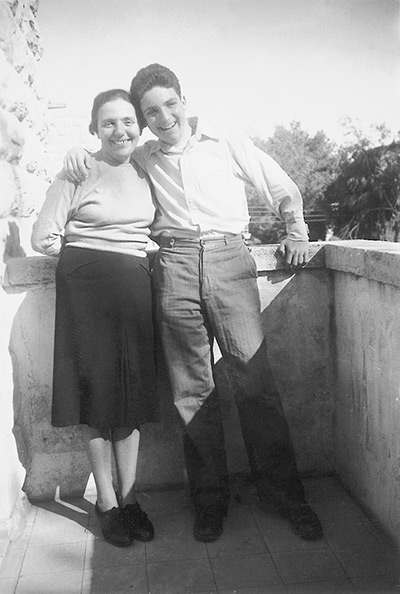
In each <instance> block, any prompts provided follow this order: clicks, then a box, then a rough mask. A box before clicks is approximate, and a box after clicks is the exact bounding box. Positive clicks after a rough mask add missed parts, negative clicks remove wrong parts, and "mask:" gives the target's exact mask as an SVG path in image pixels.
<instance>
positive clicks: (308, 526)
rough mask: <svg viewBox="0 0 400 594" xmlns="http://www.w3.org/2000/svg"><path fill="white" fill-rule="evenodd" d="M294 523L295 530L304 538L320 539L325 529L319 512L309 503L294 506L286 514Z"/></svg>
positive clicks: (292, 523)
mask: <svg viewBox="0 0 400 594" xmlns="http://www.w3.org/2000/svg"><path fill="white" fill-rule="evenodd" d="M284 515H285V516H286V517H287V518H288V520H289V522H290V523H291V525H292V529H293V532H294V533H295V534H297V535H298V536H300V538H302V539H303V540H318V539H319V538H322V536H323V531H322V526H321V522H320V521H319V519H318V516H317V514H315V513H314V512H313V510H312V509H311V507H310V506H309V505H308V504H307V503H302V504H299V505H296V506H293V507H291V508H289V509H287V510H286V513H285V514H284Z"/></svg>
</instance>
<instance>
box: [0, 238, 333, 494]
mask: <svg viewBox="0 0 400 594" xmlns="http://www.w3.org/2000/svg"><path fill="white" fill-rule="evenodd" d="M275 252H276V246H260V247H254V248H253V253H254V256H255V258H256V262H257V266H258V271H259V287H260V293H261V300H262V309H263V312H262V320H263V325H264V329H265V334H266V336H267V342H268V348H269V352H270V362H271V367H272V371H273V373H274V376H275V379H276V381H277V384H278V387H279V390H280V392H281V394H282V398H283V404H284V407H285V410H286V414H287V418H288V422H289V425H290V428H291V431H292V437H293V443H294V447H295V450H296V455H297V462H298V466H299V470H300V471H301V473H302V474H307V475H310V474H314V475H318V474H324V473H330V472H332V471H333V469H334V466H333V440H332V413H333V399H332V391H333V378H332V366H331V362H332V356H331V353H332V342H331V334H330V331H331V325H330V324H331V315H332V295H331V277H330V273H329V271H327V270H326V269H325V267H324V249H323V248H322V247H321V246H320V245H318V244H313V245H312V246H311V255H312V258H311V261H310V263H309V265H308V266H307V268H306V269H304V270H300V271H298V272H297V273H296V274H293V273H292V272H289V271H286V270H285V269H284V267H283V265H282V262H280V261H277V259H276V256H275ZM56 264H57V259H56V258H46V257H42V256H37V257H29V258H14V259H12V260H11V261H10V262H9V264H8V267H7V270H8V275H7V282H8V286H9V288H10V290H11V289H13V290H14V291H21V294H24V298H23V301H22V302H21V303H20V306H19V308H18V312H17V314H16V315H15V319H14V324H13V327H12V331H11V335H10V345H11V349H12V353H13V362H14V363H13V369H14V391H15V396H14V399H15V403H16V406H18V415H16V419H15V427H14V434H15V439H16V441H17V444H18V451H19V455H20V459H21V461H22V462H23V465H24V468H25V471H26V480H25V484H24V490H25V492H26V493H27V494H28V496H29V498H30V500H32V501H37V500H43V499H52V498H54V496H55V494H56V492H57V491H58V492H59V493H60V494H61V495H63V496H72V495H78V494H79V495H82V493H83V492H84V491H85V490H86V488H87V485H88V479H89V474H90V469H89V465H88V462H87V459H86V456H85V454H84V450H83V445H82V436H81V431H80V428H79V427H71V428H68V427H67V428H61V429H60V428H54V427H52V426H51V424H50V407H51V385H52V358H53V355H52V352H53V335H54V305H55V285H54V271H55V266H56ZM216 359H218V352H216ZM216 375H217V382H218V388H219V391H220V394H221V401H222V412H223V420H224V426H225V434H226V447H227V454H228V463H229V470H230V472H231V473H232V474H233V473H237V472H242V471H247V469H248V462H247V456H246V453H245V449H244V445H243V441H242V438H241V431H240V428H239V424H238V417H237V411H236V406H235V403H234V399H233V392H234V391H235V389H237V385H236V384H235V381H234V378H232V373H231V370H230V371H228V372H227V370H226V366H224V361H223V360H222V359H219V360H218V362H217V365H216ZM161 397H162V406H163V410H162V414H161V422H160V423H159V424H154V425H145V426H144V427H143V429H142V431H141V447H140V457H139V463H138V488H145V489H160V488H165V487H166V486H174V485H175V486H181V485H182V484H183V483H185V482H186V473H185V467H184V462H183V456H182V445H181V438H180V423H179V421H178V417H177V414H176V411H175V409H174V408H173V405H172V401H171V396H170V394H169V392H168V390H167V387H163V389H162V390H161Z"/></svg>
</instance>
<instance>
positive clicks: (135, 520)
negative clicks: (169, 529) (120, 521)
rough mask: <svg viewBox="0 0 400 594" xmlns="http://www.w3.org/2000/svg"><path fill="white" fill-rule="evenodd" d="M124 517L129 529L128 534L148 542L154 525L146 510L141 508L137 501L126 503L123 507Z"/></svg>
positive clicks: (152, 536) (152, 535)
mask: <svg viewBox="0 0 400 594" xmlns="http://www.w3.org/2000/svg"><path fill="white" fill-rule="evenodd" d="M122 511H123V513H124V515H125V518H126V524H127V526H128V528H129V530H130V535H131V537H132V538H134V539H135V540H140V541H142V542H148V541H149V540H153V538H154V527H153V524H152V523H151V522H150V520H149V518H148V517H147V514H146V512H144V511H143V510H142V508H141V507H140V505H139V503H137V502H136V503H134V504H132V503H128V504H127V505H125V507H124V508H123V510H122Z"/></svg>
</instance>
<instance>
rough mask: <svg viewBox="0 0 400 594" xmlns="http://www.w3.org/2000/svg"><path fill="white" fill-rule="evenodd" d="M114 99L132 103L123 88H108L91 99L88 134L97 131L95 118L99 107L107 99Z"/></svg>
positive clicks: (106, 101) (107, 100)
mask: <svg viewBox="0 0 400 594" xmlns="http://www.w3.org/2000/svg"><path fill="white" fill-rule="evenodd" d="M115 99H123V100H124V101H126V102H127V103H130V104H131V105H133V103H132V99H131V96H130V95H129V93H128V91H125V90H124V89H110V90H109V91H103V92H102V93H99V94H98V95H97V96H96V97H95V98H94V100H93V107H92V114H91V120H90V124H89V132H90V134H97V133H98V131H99V129H98V122H97V119H98V115H99V110H100V107H102V106H103V105H104V104H105V103H108V102H109V101H114V100H115Z"/></svg>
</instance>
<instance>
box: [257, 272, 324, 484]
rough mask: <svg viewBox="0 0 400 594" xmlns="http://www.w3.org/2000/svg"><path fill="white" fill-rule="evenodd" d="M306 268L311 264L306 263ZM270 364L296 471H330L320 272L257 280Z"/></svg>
mask: <svg viewBox="0 0 400 594" xmlns="http://www.w3.org/2000/svg"><path fill="white" fill-rule="evenodd" d="M310 265H311V266H312V261H311V262H310ZM259 285H260V292H261V298H262V322H263V328H264V334H265V336H266V340H267V346H268V355H269V359H270V365H271V368H272V373H273V375H274V378H275V381H276V383H277V386H278V389H279V391H280V393H281V397H282V403H283V406H284V409H285V413H286V417H287V420H288V423H289V426H290V430H291V434H292V440H293V444H294V447H295V451H296V458H297V463H298V467H299V470H300V472H301V473H302V474H303V475H318V474H323V473H327V472H328V473H329V472H332V471H333V470H334V457H333V436H332V419H333V359H332V344H333V343H332V340H333V333H332V329H333V328H332V320H333V307H332V303H333V301H332V299H333V298H332V288H331V277H330V273H329V271H328V270H327V269H325V268H308V269H307V268H306V269H303V270H300V271H298V272H296V273H295V274H293V273H289V272H287V271H285V270H274V271H271V272H268V273H266V274H265V275H263V274H261V275H260V277H259Z"/></svg>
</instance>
